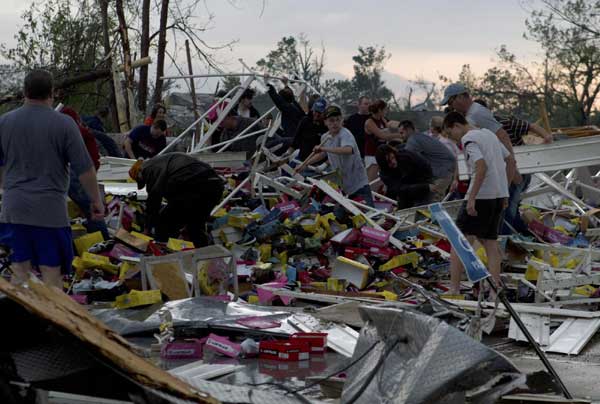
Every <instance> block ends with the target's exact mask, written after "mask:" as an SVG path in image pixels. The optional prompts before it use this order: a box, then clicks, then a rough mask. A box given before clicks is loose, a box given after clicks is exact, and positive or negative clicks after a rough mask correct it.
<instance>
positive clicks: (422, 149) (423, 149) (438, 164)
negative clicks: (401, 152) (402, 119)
mask: <svg viewBox="0 0 600 404" xmlns="http://www.w3.org/2000/svg"><path fill="white" fill-rule="evenodd" d="M406 149H407V150H410V151H414V152H417V153H419V154H421V155H422V156H423V157H424V158H425V160H427V161H428V162H429V164H431V168H432V170H433V176H434V177H435V178H443V177H446V176H448V175H450V174H453V173H454V168H455V164H456V158H455V157H454V156H453V155H452V153H451V152H450V150H448V148H447V147H446V146H445V145H443V144H442V143H441V142H440V141H439V140H437V139H434V138H432V137H430V136H427V135H425V134H423V133H413V134H411V135H410V137H409V138H408V140H407V141H406Z"/></svg>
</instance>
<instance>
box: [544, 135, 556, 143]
mask: <svg viewBox="0 0 600 404" xmlns="http://www.w3.org/2000/svg"><path fill="white" fill-rule="evenodd" d="M553 141H554V138H553V137H552V135H548V136H544V143H546V144H550V143H552V142H553Z"/></svg>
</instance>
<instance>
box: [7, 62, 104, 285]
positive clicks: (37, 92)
mask: <svg viewBox="0 0 600 404" xmlns="http://www.w3.org/2000/svg"><path fill="white" fill-rule="evenodd" d="M52 93H53V81H52V75H51V74H50V73H49V72H47V71H45V70H34V71H32V72H30V73H29V74H27V76H26V77H25V81H24V86H23V94H24V96H25V103H24V105H23V106H22V107H20V108H18V109H16V110H13V111H11V112H8V113H6V114H4V115H2V116H0V160H2V161H3V163H4V194H3V196H2V208H1V210H0V237H1V238H2V239H3V240H7V243H8V245H9V247H10V248H11V249H12V256H11V262H12V264H11V269H12V271H13V277H12V282H13V283H15V284H20V283H23V282H25V281H26V280H27V279H28V278H29V276H30V274H31V272H32V270H33V268H34V267H36V268H38V269H39V270H40V272H41V274H42V279H43V281H44V282H45V283H46V284H48V285H50V286H55V287H58V288H61V289H62V275H63V274H65V273H68V272H69V271H70V270H71V261H72V260H73V241H72V237H71V228H70V226H69V217H68V214H67V189H68V185H69V170H74V171H75V172H76V173H77V174H78V175H79V180H80V182H81V185H82V186H83V188H84V189H85V191H86V193H87V194H88V195H89V197H90V200H91V209H90V210H91V213H92V218H93V219H96V220H99V219H101V218H103V217H104V205H103V203H102V201H101V199H100V193H99V191H98V183H97V181H96V171H95V169H94V166H93V164H92V160H91V159H90V156H89V154H88V152H87V150H86V148H85V145H84V143H83V140H82V138H81V135H80V133H79V129H78V127H77V125H76V124H75V122H74V121H73V120H72V119H71V118H70V117H68V116H66V115H63V114H61V113H59V112H56V111H54V110H53V109H52V102H53V98H52Z"/></svg>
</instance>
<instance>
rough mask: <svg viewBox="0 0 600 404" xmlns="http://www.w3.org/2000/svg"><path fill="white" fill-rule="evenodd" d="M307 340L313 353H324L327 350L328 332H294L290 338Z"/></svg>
mask: <svg viewBox="0 0 600 404" xmlns="http://www.w3.org/2000/svg"><path fill="white" fill-rule="evenodd" d="M294 339H300V340H305V341H307V342H308V344H309V345H310V353H311V354H324V353H325V351H326V350H327V333H324V332H297V333H295V334H292V336H291V337H290V340H294Z"/></svg>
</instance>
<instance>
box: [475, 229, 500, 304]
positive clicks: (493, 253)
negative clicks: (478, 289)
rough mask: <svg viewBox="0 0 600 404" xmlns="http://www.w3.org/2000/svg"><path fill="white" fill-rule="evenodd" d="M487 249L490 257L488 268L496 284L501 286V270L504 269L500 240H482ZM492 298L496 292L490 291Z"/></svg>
mask: <svg viewBox="0 0 600 404" xmlns="http://www.w3.org/2000/svg"><path fill="white" fill-rule="evenodd" d="M480 241H481V243H482V244H483V248H484V249H485V254H486V255H487V259H488V269H489V271H490V274H491V275H492V278H493V279H494V282H496V285H498V287H500V272H501V270H502V257H501V255H500V247H499V245H498V240H480ZM490 298H492V299H494V300H495V298H496V296H495V293H493V291H490Z"/></svg>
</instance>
